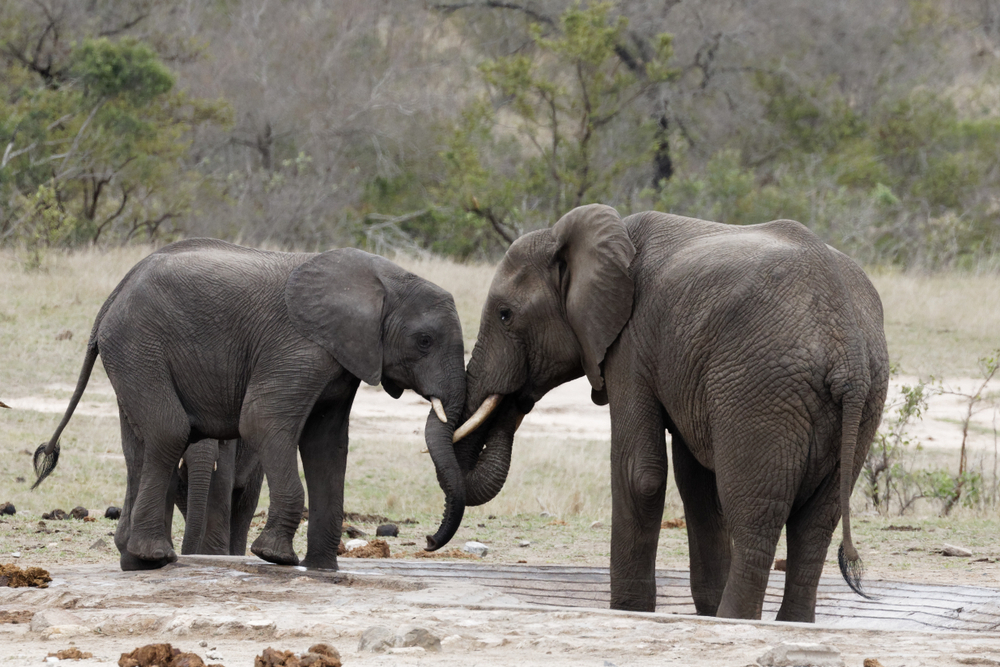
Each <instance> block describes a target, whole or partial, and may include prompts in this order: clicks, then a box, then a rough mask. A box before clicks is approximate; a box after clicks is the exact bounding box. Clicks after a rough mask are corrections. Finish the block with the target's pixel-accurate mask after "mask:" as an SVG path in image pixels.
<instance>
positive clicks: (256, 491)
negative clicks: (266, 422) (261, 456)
mask: <svg viewBox="0 0 1000 667" xmlns="http://www.w3.org/2000/svg"><path fill="white" fill-rule="evenodd" d="M238 446H239V447H240V448H243V449H246V448H245V447H244V446H243V445H242V443H240V444H239V445H238ZM247 455H248V456H252V454H250V453H249V451H248V452H247ZM236 456H237V457H238V458H237V461H239V456H240V453H239V451H237V454H236ZM239 465H240V464H239V463H237V469H239ZM263 482H264V468H263V467H262V466H261V464H260V461H258V460H257V459H256V457H254V461H253V466H252V468H251V470H250V472H249V473H248V474H247V475H246V479H245V480H241V479H238V481H237V484H236V486H235V487H234V488H233V497H232V501H231V502H232V504H231V507H232V519H231V521H230V522H229V554H230V555H232V556H245V555H246V553H247V534H248V533H249V532H250V524H251V523H252V522H253V515H254V513H255V512H256V511H257V501H258V500H260V487H261V486H262V485H263ZM241 484H242V485H241Z"/></svg>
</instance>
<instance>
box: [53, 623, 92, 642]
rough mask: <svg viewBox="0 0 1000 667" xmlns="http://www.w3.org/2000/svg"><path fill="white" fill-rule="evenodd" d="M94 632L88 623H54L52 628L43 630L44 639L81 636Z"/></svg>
mask: <svg viewBox="0 0 1000 667" xmlns="http://www.w3.org/2000/svg"><path fill="white" fill-rule="evenodd" d="M92 632H93V630H91V629H90V628H88V627H87V626H86V625H53V626H52V627H51V628H46V629H45V630H42V639H53V638H57V637H58V638H62V637H79V636H80V635H89V634H91V633H92Z"/></svg>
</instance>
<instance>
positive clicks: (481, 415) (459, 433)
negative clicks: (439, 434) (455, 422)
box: [451, 394, 503, 443]
mask: <svg viewBox="0 0 1000 667" xmlns="http://www.w3.org/2000/svg"><path fill="white" fill-rule="evenodd" d="M501 398H503V397H502V396H500V394H491V395H490V396H487V397H486V400H485V401H483V404H482V405H480V406H479V409H478V410H476V413H475V414H474V415H472V416H471V417H469V421H467V422H465V423H464V424H462V425H461V426H459V427H458V428H457V429H455V434H454V435H453V436H452V437H451V441H452V443H456V442H458V441H459V440H461V439H462V438H464V437H465V436H467V435H469V434H470V433H472V432H473V431H475V430H476V429H477V428H479V426H480V425H481V424H482V423H483V422H484V421H486V418H487V417H489V416H490V413H491V412H493V411H494V410H496V407H497V405H499V404H500V399H501Z"/></svg>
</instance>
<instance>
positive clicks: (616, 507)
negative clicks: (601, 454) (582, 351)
mask: <svg viewBox="0 0 1000 667" xmlns="http://www.w3.org/2000/svg"><path fill="white" fill-rule="evenodd" d="M622 384H624V385H625V386H624V387H622V386H621V385H622ZM608 398H609V403H610V407H611V608H612V609H626V610H631V611H655V610H656V548H657V543H658V540H659V536H660V523H661V521H662V520H663V499H664V496H665V495H666V490H667V446H666V436H665V423H664V418H663V408H662V407H661V406H660V403H659V401H658V400H657V399H656V398H655V397H654V396H653V395H652V393H651V392H645V391H642V390H640V389H639V388H638V387H636V385H635V383H632V382H629V383H616V384H615V385H612V386H611V387H609V391H608Z"/></svg>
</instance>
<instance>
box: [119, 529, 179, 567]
mask: <svg viewBox="0 0 1000 667" xmlns="http://www.w3.org/2000/svg"><path fill="white" fill-rule="evenodd" d="M125 553H128V554H129V555H131V556H135V558H137V559H138V560H144V561H149V562H151V563H160V564H159V565H154V566H153V567H147V568H137V569H147V570H149V569H155V568H157V567H163V566H164V565H166V564H167V563H173V562H174V561H176V560H177V554H176V553H175V552H174V547H173V546H172V545H171V544H170V541H169V540H167V539H165V538H162V537H160V538H142V537H139V536H137V535H133V536H132V537H130V538H129V540H128V548H127V550H126V551H125V552H123V553H122V557H124V556H125Z"/></svg>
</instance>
